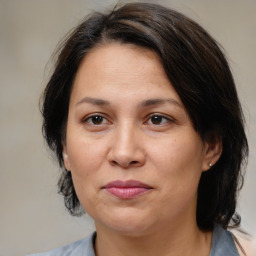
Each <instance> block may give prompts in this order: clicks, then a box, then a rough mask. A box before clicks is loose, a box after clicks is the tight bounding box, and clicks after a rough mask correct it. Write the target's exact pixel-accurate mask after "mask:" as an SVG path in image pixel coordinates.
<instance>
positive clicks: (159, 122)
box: [150, 116, 166, 125]
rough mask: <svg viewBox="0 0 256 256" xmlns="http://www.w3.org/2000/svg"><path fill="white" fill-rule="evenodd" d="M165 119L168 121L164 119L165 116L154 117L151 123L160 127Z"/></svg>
mask: <svg viewBox="0 0 256 256" xmlns="http://www.w3.org/2000/svg"><path fill="white" fill-rule="evenodd" d="M163 119H166V118H164V117H163V116H152V117H151V118H150V121H151V123H152V124H155V125H159V124H162V121H163Z"/></svg>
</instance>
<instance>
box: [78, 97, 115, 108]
mask: <svg viewBox="0 0 256 256" xmlns="http://www.w3.org/2000/svg"><path fill="white" fill-rule="evenodd" d="M82 103H91V104H93V105H98V106H105V105H110V102H109V101H107V100H103V99H98V98H90V97H84V98H82V99H81V100H79V101H78V102H77V103H76V105H80V104H82Z"/></svg>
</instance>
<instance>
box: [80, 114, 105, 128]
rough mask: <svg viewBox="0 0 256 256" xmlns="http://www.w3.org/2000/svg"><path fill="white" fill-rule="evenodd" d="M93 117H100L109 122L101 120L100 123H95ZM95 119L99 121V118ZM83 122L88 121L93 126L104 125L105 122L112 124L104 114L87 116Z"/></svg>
mask: <svg viewBox="0 0 256 256" xmlns="http://www.w3.org/2000/svg"><path fill="white" fill-rule="evenodd" d="M93 118H99V119H101V120H102V121H103V122H104V121H107V123H102V122H101V123H100V124H95V123H93V121H92V119H93ZM95 121H97V120H95ZM83 123H88V124H90V125H92V126H100V125H104V124H110V122H109V121H108V119H107V118H105V117H104V116H103V115H102V114H93V115H90V116H87V117H86V118H84V119H83Z"/></svg>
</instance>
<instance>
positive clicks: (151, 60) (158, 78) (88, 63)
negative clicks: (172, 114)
mask: <svg viewBox="0 0 256 256" xmlns="http://www.w3.org/2000/svg"><path fill="white" fill-rule="evenodd" d="M115 86H116V87H115ZM114 87H115V89H120V90H123V92H124V93H128V89H129V91H132V90H134V91H136V93H139V92H144V93H145V90H146V91H147V92H152V93H153V92H154V93H155V92H157V91H160V90H162V89H165V90H166V89H167V90H172V91H174V92H175V90H174V88H173V86H172V84H171V82H170V81H169V79H168V77H167V75H166V73H165V70H164V68H163V66H162V63H161V61H160V59H159V56H158V55H157V54H156V53H155V52H154V51H152V50H150V49H147V48H143V47H139V46H136V45H132V44H121V43H111V44H106V45H100V46H97V47H95V48H93V49H92V50H91V51H90V52H89V53H88V54H87V55H86V56H85V58H84V59H83V61H82V62H81V64H80V67H79V69H78V72H77V74H76V77H75V80H74V85H73V91H74V90H81V89H83V90H86V89H87V90H91V91H98V92H100V91H101V90H103V88H104V89H111V88H114ZM175 94H176V92H175Z"/></svg>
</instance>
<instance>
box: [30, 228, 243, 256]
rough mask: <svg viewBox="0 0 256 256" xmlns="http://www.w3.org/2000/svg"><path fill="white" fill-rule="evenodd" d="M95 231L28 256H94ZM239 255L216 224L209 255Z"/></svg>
mask: <svg viewBox="0 0 256 256" xmlns="http://www.w3.org/2000/svg"><path fill="white" fill-rule="evenodd" d="M95 237H96V232H94V233H93V234H91V235H90V236H89V237H88V238H86V239H82V240H79V241H76V242H74V243H71V244H69V245H66V246H63V247H59V248H57V249H54V250H51V251H49V252H45V253H37V254H32V255H30V256H95V253H94V248H93V247H94V241H95ZM223 255H225V256H239V254H238V251H237V249H236V246H235V243H234V240H233V238H232V234H231V233H230V232H229V231H227V230H224V229H223V228H222V227H221V226H219V225H216V227H215V229H214V232H213V239H212V248H211V252H210V255H209V256H223Z"/></svg>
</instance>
